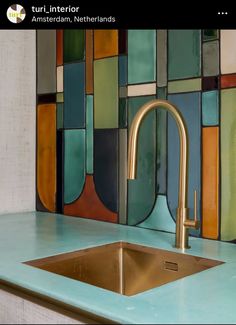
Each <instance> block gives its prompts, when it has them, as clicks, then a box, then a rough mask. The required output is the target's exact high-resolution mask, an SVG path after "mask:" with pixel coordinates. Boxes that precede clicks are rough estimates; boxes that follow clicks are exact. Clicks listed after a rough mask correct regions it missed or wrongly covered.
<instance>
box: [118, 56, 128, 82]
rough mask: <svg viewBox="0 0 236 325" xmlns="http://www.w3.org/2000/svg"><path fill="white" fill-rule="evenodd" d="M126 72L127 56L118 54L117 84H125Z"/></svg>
mask: <svg viewBox="0 0 236 325" xmlns="http://www.w3.org/2000/svg"><path fill="white" fill-rule="evenodd" d="M127 74H128V67H127V56H126V55H120V56H119V86H126V85H127Z"/></svg>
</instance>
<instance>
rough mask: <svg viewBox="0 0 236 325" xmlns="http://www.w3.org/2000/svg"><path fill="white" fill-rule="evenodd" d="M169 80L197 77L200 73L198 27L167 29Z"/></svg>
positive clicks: (199, 36) (199, 35) (199, 33)
mask: <svg viewBox="0 0 236 325" xmlns="http://www.w3.org/2000/svg"><path fill="white" fill-rule="evenodd" d="M168 36H169V37H168V78H169V80H175V79H182V78H192V77H198V76H200V74H201V32H200V30H199V29H186V30H183V29H180V30H169V33H168Z"/></svg>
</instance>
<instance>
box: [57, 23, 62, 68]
mask: <svg viewBox="0 0 236 325" xmlns="http://www.w3.org/2000/svg"><path fill="white" fill-rule="evenodd" d="M62 64H63V29H58V30H57V65H62Z"/></svg>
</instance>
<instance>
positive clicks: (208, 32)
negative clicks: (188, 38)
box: [203, 29, 219, 41]
mask: <svg viewBox="0 0 236 325" xmlns="http://www.w3.org/2000/svg"><path fill="white" fill-rule="evenodd" d="M218 37H219V36H218V29H203V41H211V40H214V39H216V38H218Z"/></svg>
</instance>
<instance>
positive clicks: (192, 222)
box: [184, 190, 200, 229]
mask: <svg viewBox="0 0 236 325" xmlns="http://www.w3.org/2000/svg"><path fill="white" fill-rule="evenodd" d="M184 225H185V227H188V228H194V229H198V228H199V227H200V223H199V221H198V219H197V191H196V190H195V191H194V220H191V219H186V220H185V222H184Z"/></svg>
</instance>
